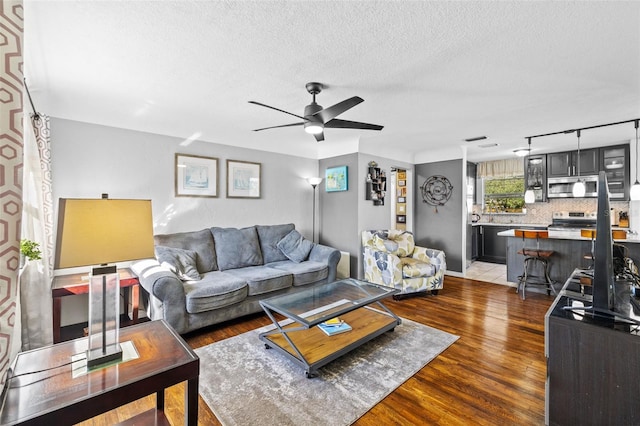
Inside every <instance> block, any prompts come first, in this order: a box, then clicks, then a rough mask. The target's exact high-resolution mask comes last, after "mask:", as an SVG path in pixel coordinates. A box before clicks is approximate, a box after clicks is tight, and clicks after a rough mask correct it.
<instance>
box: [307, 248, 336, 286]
mask: <svg viewBox="0 0 640 426" xmlns="http://www.w3.org/2000/svg"><path fill="white" fill-rule="evenodd" d="M309 260H312V261H314V262H320V263H326V264H327V265H328V266H329V275H328V276H327V282H329V283H331V282H334V281H335V280H336V273H337V271H338V262H340V250H338V249H335V248H333V247H329V246H324V245H322V244H314V245H313V248H312V249H311V253H309Z"/></svg>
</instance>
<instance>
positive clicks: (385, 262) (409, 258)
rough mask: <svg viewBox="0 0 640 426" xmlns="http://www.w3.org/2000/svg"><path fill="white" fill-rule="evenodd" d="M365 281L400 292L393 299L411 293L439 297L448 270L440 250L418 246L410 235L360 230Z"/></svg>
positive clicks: (408, 233) (402, 232)
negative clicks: (428, 292)
mask: <svg viewBox="0 0 640 426" xmlns="http://www.w3.org/2000/svg"><path fill="white" fill-rule="evenodd" d="M362 246H363V255H364V279H365V281H369V282H372V283H375V284H380V285H384V286H388V287H393V288H397V289H398V290H400V293H398V294H397V295H396V296H400V297H394V298H396V299H398V298H401V297H402V296H406V295H412V294H413V293H425V292H427V291H430V292H431V293H432V294H438V290H439V289H441V288H442V287H443V283H444V274H445V272H446V269H447V262H446V259H445V254H444V252H443V251H441V250H435V249H429V248H424V247H418V246H416V245H415V242H414V240H413V234H412V233H411V232H408V231H402V230H397V229H389V230H377V231H363V232H362Z"/></svg>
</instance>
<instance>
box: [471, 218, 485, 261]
mask: <svg viewBox="0 0 640 426" xmlns="http://www.w3.org/2000/svg"><path fill="white" fill-rule="evenodd" d="M481 238H482V236H481V235H480V226H472V227H471V260H477V259H478V256H479V255H480V241H481Z"/></svg>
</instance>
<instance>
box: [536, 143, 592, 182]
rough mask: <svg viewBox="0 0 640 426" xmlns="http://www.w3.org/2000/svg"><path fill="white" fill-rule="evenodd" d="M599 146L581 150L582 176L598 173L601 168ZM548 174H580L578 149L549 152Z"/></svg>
mask: <svg viewBox="0 0 640 426" xmlns="http://www.w3.org/2000/svg"><path fill="white" fill-rule="evenodd" d="M599 154H600V150H599V149H598V148H592V149H581V150H580V176H587V175H597V174H598V170H600V156H599ZM547 176H548V177H566V176H578V151H566V152H554V153H551V154H547Z"/></svg>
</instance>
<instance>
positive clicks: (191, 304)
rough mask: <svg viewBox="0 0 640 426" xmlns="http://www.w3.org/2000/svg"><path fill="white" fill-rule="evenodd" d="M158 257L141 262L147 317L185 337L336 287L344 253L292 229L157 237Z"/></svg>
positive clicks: (285, 226)
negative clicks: (276, 302)
mask: <svg viewBox="0 0 640 426" xmlns="http://www.w3.org/2000/svg"><path fill="white" fill-rule="evenodd" d="M154 239H155V246H156V247H155V248H156V259H147V260H142V261H139V262H136V263H134V264H133V265H132V269H133V270H134V272H135V273H137V274H138V276H139V278H140V284H141V285H142V287H143V288H144V290H145V292H144V293H146V294H145V295H144V296H146V303H147V315H148V316H149V318H151V319H152V320H156V319H161V318H162V319H164V320H166V321H167V322H168V323H169V324H171V326H172V327H173V328H175V329H176V331H177V332H178V333H187V332H189V331H192V330H196V329H198V328H201V327H205V326H208V325H211V324H216V323H220V322H223V321H227V320H230V319H233V318H237V317H240V316H243V315H247V314H251V313H254V312H259V311H261V310H262V308H261V307H260V303H259V301H260V300H261V299H265V298H268V297H272V296H276V295H280V294H285V293H290V292H294V291H298V290H300V289H302V288H309V287H310V286H315V285H318V284H323V283H327V282H332V281H335V278H336V269H337V265H338V261H339V260H340V251H339V250H337V249H334V248H331V247H327V246H323V245H320V244H315V243H312V242H311V241H309V240H307V239H305V238H303V237H302V236H301V235H300V234H299V233H298V232H297V231H296V230H295V227H294V225H293V224H283V225H256V226H250V227H247V228H241V229H236V228H217V227H214V228H209V229H203V230H201V231H194V232H184V233H176V234H166V235H156V236H154Z"/></svg>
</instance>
